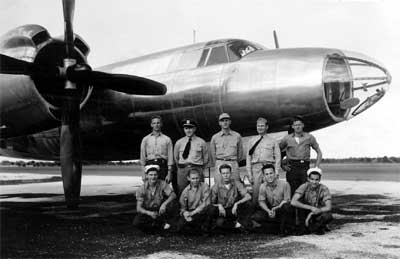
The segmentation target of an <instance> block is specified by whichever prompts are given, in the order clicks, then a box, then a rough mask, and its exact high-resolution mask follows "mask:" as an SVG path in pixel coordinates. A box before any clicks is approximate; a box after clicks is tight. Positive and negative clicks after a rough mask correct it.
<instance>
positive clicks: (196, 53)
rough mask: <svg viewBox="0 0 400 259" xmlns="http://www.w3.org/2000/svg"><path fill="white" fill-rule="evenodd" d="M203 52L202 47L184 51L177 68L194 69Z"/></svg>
mask: <svg viewBox="0 0 400 259" xmlns="http://www.w3.org/2000/svg"><path fill="white" fill-rule="evenodd" d="M202 52H203V50H202V49H196V50H192V51H188V52H185V53H183V54H182V56H181V58H180V59H179V62H178V64H177V66H176V68H175V70H181V69H192V68H195V67H197V64H198V63H199V60H200V57H201V54H202Z"/></svg>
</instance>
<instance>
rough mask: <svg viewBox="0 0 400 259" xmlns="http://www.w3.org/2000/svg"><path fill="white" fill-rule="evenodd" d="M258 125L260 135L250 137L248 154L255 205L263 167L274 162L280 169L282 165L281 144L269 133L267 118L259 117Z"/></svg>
mask: <svg viewBox="0 0 400 259" xmlns="http://www.w3.org/2000/svg"><path fill="white" fill-rule="evenodd" d="M256 126H257V133H258V136H254V137H252V138H250V140H249V143H248V145H247V156H246V169H247V174H248V177H249V180H250V182H251V184H252V186H253V203H254V205H258V191H259V189H260V185H261V182H262V179H263V174H262V170H261V169H262V167H263V166H264V165H266V164H274V165H275V168H277V170H278V168H280V166H281V151H280V149H279V144H278V142H277V141H276V140H275V139H273V138H271V137H270V136H268V135H267V130H268V121H267V119H265V118H258V119H257V124H256ZM277 173H278V172H277Z"/></svg>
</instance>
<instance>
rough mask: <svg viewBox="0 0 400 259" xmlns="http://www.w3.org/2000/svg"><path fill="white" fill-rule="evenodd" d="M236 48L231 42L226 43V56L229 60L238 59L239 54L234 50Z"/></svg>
mask: <svg viewBox="0 0 400 259" xmlns="http://www.w3.org/2000/svg"><path fill="white" fill-rule="evenodd" d="M235 51H236V49H235V48H234V46H233V45H232V44H230V45H228V56H229V62H233V61H236V60H239V59H240V56H239V55H240V54H239V53H236V52H235Z"/></svg>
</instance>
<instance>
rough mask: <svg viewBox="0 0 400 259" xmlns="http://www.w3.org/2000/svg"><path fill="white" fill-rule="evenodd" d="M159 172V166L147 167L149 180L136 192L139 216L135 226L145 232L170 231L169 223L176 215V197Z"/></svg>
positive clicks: (146, 172) (146, 171) (135, 220)
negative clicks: (174, 205) (174, 206)
mask: <svg viewBox="0 0 400 259" xmlns="http://www.w3.org/2000/svg"><path fill="white" fill-rule="evenodd" d="M159 170H160V167H159V166H158V165H147V166H145V174H146V179H147V180H146V181H145V182H144V184H143V185H142V186H141V187H139V189H138V190H137V191H136V201H137V203H136V212H137V214H136V217H135V219H134V220H133V225H134V226H135V227H137V228H139V229H141V230H143V231H145V232H148V231H150V232H151V231H155V230H158V229H161V228H162V227H163V228H164V229H168V228H169V227H170V224H169V223H167V221H168V220H170V219H171V218H172V217H173V216H174V214H176V208H173V204H174V202H173V201H174V199H175V198H176V195H175V193H174V191H173V190H172V188H171V187H170V186H169V185H168V184H167V183H166V182H165V181H163V180H159V179H158V173H159ZM175 204H176V203H175ZM174 210H175V211H174Z"/></svg>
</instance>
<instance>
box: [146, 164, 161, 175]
mask: <svg viewBox="0 0 400 259" xmlns="http://www.w3.org/2000/svg"><path fill="white" fill-rule="evenodd" d="M150 170H156V171H157V172H159V171H160V166H159V165H146V166H145V167H144V173H145V174H147V173H148V172H149V171H150Z"/></svg>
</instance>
